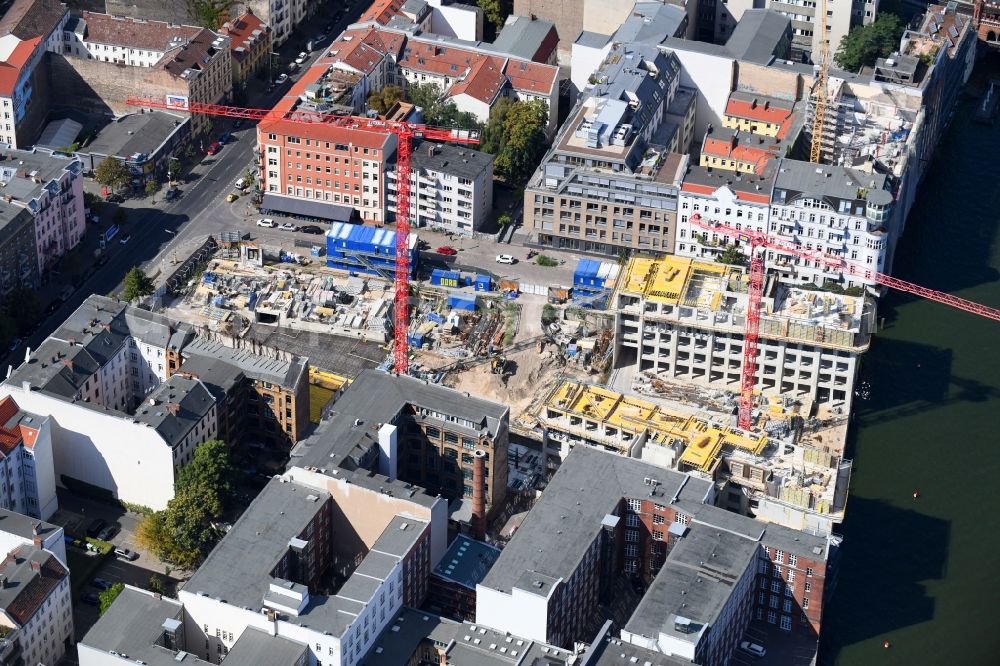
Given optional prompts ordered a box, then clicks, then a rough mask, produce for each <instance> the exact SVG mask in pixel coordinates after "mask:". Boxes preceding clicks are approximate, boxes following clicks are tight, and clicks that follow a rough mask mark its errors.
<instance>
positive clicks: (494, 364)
mask: <svg viewBox="0 0 1000 666" xmlns="http://www.w3.org/2000/svg"><path fill="white" fill-rule="evenodd" d="M506 367H507V359H505V358H504V357H503V356H501V355H500V354H497V355H496V356H494V357H493V358H492V359H490V372H492V373H493V374H494V375H503V373H504V369H505V368H506Z"/></svg>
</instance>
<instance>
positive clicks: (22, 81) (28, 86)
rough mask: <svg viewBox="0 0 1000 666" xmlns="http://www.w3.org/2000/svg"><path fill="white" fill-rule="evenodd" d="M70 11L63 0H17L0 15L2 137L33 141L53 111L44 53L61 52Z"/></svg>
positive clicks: (18, 143)
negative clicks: (60, 0) (50, 102)
mask: <svg viewBox="0 0 1000 666" xmlns="http://www.w3.org/2000/svg"><path fill="white" fill-rule="evenodd" d="M69 20H70V16H69V10H68V9H67V8H66V5H65V4H63V3H61V2H59V0H14V2H13V3H11V4H10V5H9V6H8V7H6V9H5V11H4V15H3V18H2V19H0V113H2V114H3V118H2V120H0V141H2V142H3V143H6V144H8V145H10V146H13V147H14V148H18V147H25V146H30V145H31V144H32V143H33V142H34V140H35V138H36V137H37V135H38V132H39V130H41V126H42V122H43V121H44V120H45V116H46V114H47V113H48V111H49V99H50V87H49V82H48V76H47V67H46V59H45V54H46V53H47V52H51V53H62V52H63V49H64V42H63V30H64V29H65V26H66V24H67V22H68V21H69Z"/></svg>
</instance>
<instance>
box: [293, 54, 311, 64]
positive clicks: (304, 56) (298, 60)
mask: <svg viewBox="0 0 1000 666" xmlns="http://www.w3.org/2000/svg"><path fill="white" fill-rule="evenodd" d="M306 60H309V54H308V53H306V52H305V51H302V52H300V53H299V56H298V57H297V58H296V59H295V62H296V64H299V65H301V64H302V63H304V62H305V61H306Z"/></svg>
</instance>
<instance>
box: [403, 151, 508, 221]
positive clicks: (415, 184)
mask: <svg viewBox="0 0 1000 666" xmlns="http://www.w3.org/2000/svg"><path fill="white" fill-rule="evenodd" d="M410 167H411V171H410V223H411V224H412V225H414V226H419V227H432V228H433V227H437V228H441V229H443V230H445V231H446V232H448V233H455V234H461V235H463V236H471V235H472V234H473V233H474V232H476V231H478V230H479V229H480V227H481V226H482V224H483V223H484V222H485V221H486V219H487V218H488V217H489V214H490V212H491V211H492V210H493V156H492V155H489V154H488V153H482V152H479V151H476V150H471V149H469V148H456V147H454V146H449V145H438V144H433V143H430V142H426V143H424V144H422V145H420V146H418V147H417V148H416V149H415V150H414V152H413V155H412V157H411V165H410ZM388 176H389V197H388V198H389V202H388V204H389V210H390V211H392V212H393V213H395V212H396V191H397V184H396V177H397V173H396V171H390V172H388Z"/></svg>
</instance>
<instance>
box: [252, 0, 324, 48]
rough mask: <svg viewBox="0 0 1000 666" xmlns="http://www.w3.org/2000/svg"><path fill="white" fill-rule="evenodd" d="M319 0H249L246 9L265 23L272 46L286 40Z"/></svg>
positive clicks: (311, 14)
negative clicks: (271, 39) (269, 33)
mask: <svg viewBox="0 0 1000 666" xmlns="http://www.w3.org/2000/svg"><path fill="white" fill-rule="evenodd" d="M319 5H320V0H249V1H248V2H247V3H246V7H247V11H248V12H253V13H254V15H255V16H258V17H260V20H261V21H263V22H264V23H266V24H267V26H268V27H269V28H270V29H271V34H272V36H273V40H274V47H275V48H277V47H279V46H281V45H282V44H284V43H285V42H286V41H288V38H289V37H291V35H292V31H293V30H295V29H296V28H297V27H299V26H301V25H302V24H303V21H305V20H306V19H307V18H309V17H310V16H313V15H314V14H315V13H316V9H317V8H318V7H319Z"/></svg>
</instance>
